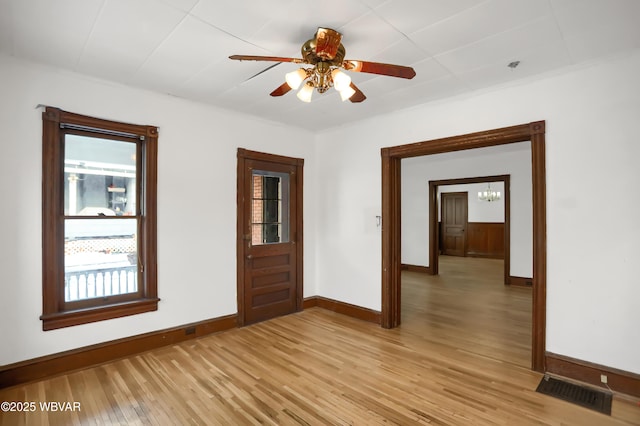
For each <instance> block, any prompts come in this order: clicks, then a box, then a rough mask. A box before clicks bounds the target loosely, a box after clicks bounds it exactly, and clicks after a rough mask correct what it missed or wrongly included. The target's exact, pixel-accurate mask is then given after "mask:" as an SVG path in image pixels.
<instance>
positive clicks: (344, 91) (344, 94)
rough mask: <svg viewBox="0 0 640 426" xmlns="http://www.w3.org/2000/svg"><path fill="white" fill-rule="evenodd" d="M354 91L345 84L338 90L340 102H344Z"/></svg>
mask: <svg viewBox="0 0 640 426" xmlns="http://www.w3.org/2000/svg"><path fill="white" fill-rule="evenodd" d="M354 93H356V91H355V90H353V89H352V88H351V87H349V86H347V87H346V88H345V89H342V90H341V91H340V99H342V102H344V101H346V100H347V99H350V98H351V97H352V96H353V94H354Z"/></svg>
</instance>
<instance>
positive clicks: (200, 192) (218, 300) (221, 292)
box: [0, 56, 316, 365]
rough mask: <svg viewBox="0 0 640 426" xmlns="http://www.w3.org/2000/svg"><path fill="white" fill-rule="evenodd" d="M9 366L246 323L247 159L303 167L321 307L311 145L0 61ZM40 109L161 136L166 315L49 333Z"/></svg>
mask: <svg viewBox="0 0 640 426" xmlns="http://www.w3.org/2000/svg"><path fill="white" fill-rule="evenodd" d="M0 93H1V96H0V199H1V200H2V208H1V209H0V236H1V237H0V238H1V244H0V271H1V273H2V278H1V283H0V285H1V286H2V293H1V294H2V296H1V297H0V327H1V335H2V338H1V339H2V348H1V350H0V365H4V364H9V363H13V362H17V361H21V360H25V359H31V358H35V357H38V356H41V355H46V354H51V353H56V352H60V351H64V350H68V349H73V348H77V347H81V346H86V345H90V344H94V343H99V342H104V341H109V340H113V339H118V338H122V337H127V336H131V335H135V334H140V333H145V332H150V331H154V330H159V329H164V328H168V327H173V326H178V325H182V324H186V323H189V322H194V321H200V320H205V319H209V318H215V317H219V316H223V315H228V314H233V313H235V312H237V302H236V269H235V264H236V255H235V252H236V235H235V234H236V152H237V148H238V147H243V148H247V149H253V150H256V151H264V152H270V153H274V154H281V155H288V156H295V157H302V158H304V159H305V168H304V171H305V198H304V210H305V211H304V215H305V217H304V219H305V229H304V230H305V236H304V237H305V260H306V261H305V265H304V272H305V274H304V285H305V296H310V295H315V294H316V289H315V262H314V259H315V236H314V233H315V232H314V230H315V226H314V223H315V199H316V194H315V175H316V172H315V167H316V162H315V158H314V156H315V152H314V147H313V134H311V133H309V132H306V131H303V130H299V129H293V128H287V127H285V126H282V125H279V124H273V123H269V122H260V120H257V119H256V118H255V117H245V116H241V115H238V114H235V113H230V112H227V111H224V110H221V109H216V108H210V107H206V106H203V105H199V104H196V103H192V102H187V101H183V100H180V99H177V98H174V97H169V96H164V95H159V94H153V93H150V92H146V91H141V90H135V89H132V88H128V87H124V86H121V85H116V84H111V83H106V82H103V81H99V80H94V79H90V78H88V77H83V76H79V75H76V74H72V73H68V72H63V71H58V70H54V69H50V68H46V67H41V66H38V65H32V64H29V63H26V62H21V61H17V60H15V59H13V58H10V57H6V56H0ZM37 104H46V105H51V106H56V107H59V108H62V109H64V110H67V111H71V112H77V113H81V114H85V115H91V116H95V117H101V118H107V119H113V120H122V121H126V122H132V123H136V124H149V125H156V126H159V128H160V138H159V156H158V162H159V164H158V166H159V167H158V168H159V173H158V274H159V277H158V292H159V297H160V298H161V299H162V300H161V302H160V304H159V310H158V311H157V312H152V313H146V314H142V315H135V316H130V317H126V318H119V319H114V320H109V321H102V322H99V323H94V324H86V325H81V326H76V327H70V328H64V329H60V330H54V331H47V332H43V331H42V324H41V321H40V320H39V316H40V315H41V314H42V296H41V293H42V278H41V277H42V267H41V256H42V251H41V245H42V242H41V232H42V231H41V230H42V227H41V179H42V172H41V170H42V157H41V150H42V148H41V146H42V122H41V111H40V110H36V109H35V106H36V105H37Z"/></svg>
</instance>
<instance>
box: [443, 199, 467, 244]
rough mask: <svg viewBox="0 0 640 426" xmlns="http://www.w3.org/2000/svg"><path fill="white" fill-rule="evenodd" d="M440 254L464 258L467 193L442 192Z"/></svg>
mask: <svg viewBox="0 0 640 426" xmlns="http://www.w3.org/2000/svg"><path fill="white" fill-rule="evenodd" d="M440 199H441V204H442V214H441V216H442V254H445V255H449V256H464V255H465V253H466V227H467V199H468V196H467V193H466V192H443V193H442V194H440Z"/></svg>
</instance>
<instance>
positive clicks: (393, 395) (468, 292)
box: [0, 256, 640, 426]
mask: <svg viewBox="0 0 640 426" xmlns="http://www.w3.org/2000/svg"><path fill="white" fill-rule="evenodd" d="M440 271H441V275H440V276H437V277H433V276H429V275H426V274H422V273H416V272H405V273H404V274H403V289H402V296H403V324H402V325H401V326H400V327H399V328H397V329H394V330H385V329H382V328H380V327H379V326H377V325H375V324H372V323H369V322H364V321H360V320H357V319H353V318H350V317H346V316H343V315H341V314H338V313H335V312H332V311H328V310H324V309H321V308H311V309H308V310H305V311H304V312H301V313H298V314H293V315H289V316H286V317H281V318H276V319H274V320H270V321H267V322H263V323H259V324H254V325H251V326H248V327H244V328H241V329H233V330H229V331H226V332H223V333H219V334H216V335H210V336H206V337H202V338H199V339H194V340H189V341H185V342H182V343H180V344H176V345H174V346H169V347H165V348H161V349H157V350H153V351H149V352H146V353H142V354H139V355H136V356H132V357H128V358H125V359H121V360H118V361H115V362H110V363H106V364H103V365H100V366H97V367H94V368H89V369H86V370H82V371H78V372H74V373H71V374H66V375H63V376H59V377H53V378H50V379H48V380H43V381H40V382H35V383H30V384H25V385H21V386H16V387H13V388H8V389H3V390H0V401H35V402H47V401H49V402H51V401H60V402H79V403H80V404H81V411H76V412H50V411H49V412H48V411H45V410H36V411H34V412H29V413H7V412H2V413H0V424H2V425H11V426H13V425H58V424H65V425H66V424H71V425H80V424H82V425H105V424H117V425H120V424H126V425H129V424H143V425H147V424H150V425H168V424H180V425H325V424H331V425H334V424H335V425H351V424H353V425H362V424H365V425H383V424H384V425H389V424H398V425H414V424H415V425H420V424H425V425H427V424H428V425H457V424H464V425H514V424H517V425H528V424H531V425H561V424H562V425H639V424H640V406H638V405H636V402H637V401H636V402H629V401H621V400H618V399H615V400H614V405H613V415H612V416H606V415H604V414H600V413H597V412H594V411H591V410H588V409H586V408H582V407H579V406H576V405H573V404H569V403H567V402H564V401H561V400H558V399H555V398H551V397H549V396H546V395H542V394H539V393H536V392H535V389H536V387H537V385H538V383H539V381H540V380H541V378H542V376H541V375H540V374H539V373H536V372H533V371H531V370H530V368H529V365H530V340H531V338H530V333H531V331H530V330H531V299H530V298H531V292H530V289H526V288H510V287H505V286H504V285H502V283H501V279H502V263H501V261H496V260H493V259H468V258H459V259H458V258H447V257H446V256H442V257H441V264H440Z"/></svg>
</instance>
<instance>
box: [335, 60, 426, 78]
mask: <svg viewBox="0 0 640 426" xmlns="http://www.w3.org/2000/svg"><path fill="white" fill-rule="evenodd" d="M342 67H343V68H344V69H345V70H347V71H355V72H366V73H369V74H379V75H388V76H391V77H400V78H406V79H412V78H413V77H415V76H416V72H415V71H414V70H413V68H411V67H405V66H402V65H393V64H383V63H380V62H367V61H354V60H350V59H348V60H346V61H344V62H343V63H342Z"/></svg>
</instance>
